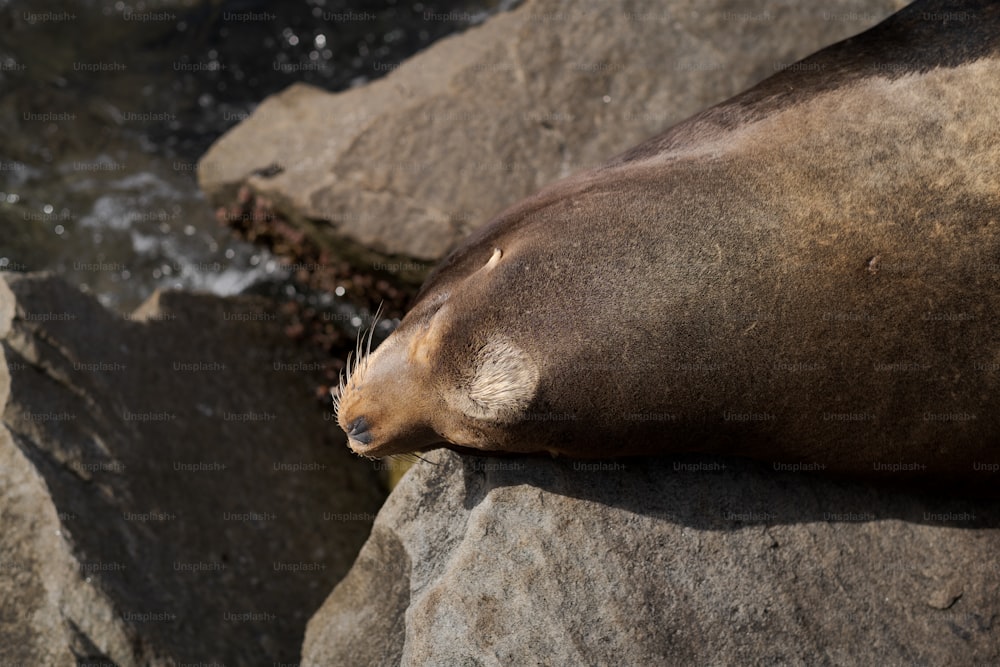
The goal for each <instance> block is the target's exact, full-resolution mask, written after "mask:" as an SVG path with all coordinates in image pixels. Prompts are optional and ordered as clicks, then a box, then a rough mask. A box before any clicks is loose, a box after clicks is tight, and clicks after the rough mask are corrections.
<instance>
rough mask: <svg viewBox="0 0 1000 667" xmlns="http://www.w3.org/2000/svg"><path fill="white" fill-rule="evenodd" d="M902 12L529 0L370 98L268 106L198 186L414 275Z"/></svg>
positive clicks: (346, 95) (844, 0)
mask: <svg viewBox="0 0 1000 667" xmlns="http://www.w3.org/2000/svg"><path fill="white" fill-rule="evenodd" d="M903 4H905V2H903V1H902V0H869V1H862V0H837V1H833V2H828V3H824V4H823V6H822V8H821V9H820V8H817V7H814V6H812V5H809V4H808V3H776V2H774V1H773V0H753V1H752V2H746V1H743V2H735V1H734V0H712V1H711V2H707V3H706V2H704V1H696V0H674V1H673V2H670V3H667V4H665V3H663V2H661V1H660V0H640V1H638V2H632V3H624V2H606V3H598V4H588V5H581V4H580V3H578V2H572V1H571V0H528V1H527V2H525V3H524V4H523V5H522V6H521V7H519V8H518V9H516V10H515V11H512V12H509V13H506V14H500V15H498V16H495V17H493V18H491V19H490V20H489V21H487V22H486V23H485V24H484V25H482V26H479V27H476V28H472V29H470V30H468V31H466V32H465V33H463V34H461V35H458V36H454V37H451V38H447V39H443V40H441V41H439V42H437V43H436V44H435V45H434V46H432V47H431V48H429V49H427V50H426V51H424V52H423V53H420V54H418V55H417V56H415V57H413V58H411V59H409V60H408V61H406V62H405V63H403V64H402V65H401V66H400V67H399V68H398V69H396V70H394V71H393V72H391V73H390V74H389V75H388V76H386V77H384V78H383V79H380V80H377V81H374V82H372V83H371V84H369V85H366V86H364V87H361V88H356V89H352V90H348V91H346V92H343V93H338V94H330V93H326V92H323V91H321V90H318V89H315V88H312V87H309V86H305V85H296V86H292V87H291V88H289V89H287V90H285V91H284V92H282V93H280V94H278V95H275V96H272V97H270V98H268V99H267V100H265V101H264V102H263V103H262V104H261V105H260V107H258V109H257V111H256V112H255V113H254V114H253V116H251V117H250V118H249V119H247V120H246V121H244V122H243V123H241V124H239V125H238V126H237V127H235V128H234V129H233V130H231V131H230V132H228V133H227V134H226V135H224V136H223V137H222V138H221V139H219V140H218V141H217V142H216V143H215V145H213V146H212V148H211V149H210V150H209V152H208V153H207V154H206V155H205V156H204V157H203V158H202V160H201V162H200V164H199V167H198V179H199V183H200V185H201V187H202V188H203V190H204V191H205V192H206V193H207V195H208V197H209V198H210V200H211V201H212V202H214V204H216V205H217V206H230V205H232V204H233V202H234V201H235V200H236V199H237V197H238V191H239V190H240V188H241V187H243V186H247V187H248V188H249V190H250V192H251V193H252V194H253V195H255V196H256V197H258V198H260V199H264V200H267V202H268V203H269V205H270V206H271V207H272V208H273V210H274V211H276V212H277V213H278V215H279V216H281V217H283V218H285V219H287V220H288V221H290V222H292V223H293V224H294V225H295V226H296V228H297V229H298V231H299V232H301V233H305V234H307V235H308V236H309V237H310V238H311V239H312V240H314V241H315V242H316V243H317V244H318V245H319V246H321V247H322V248H325V249H327V250H330V251H332V252H333V254H334V256H338V255H339V256H340V257H342V258H346V259H348V260H350V261H352V262H354V263H355V265H356V266H358V267H359V268H364V265H365V264H366V263H369V264H370V263H377V264H378V266H375V267H374V268H376V269H382V270H384V271H389V272H394V273H397V274H399V275H400V276H403V277H407V276H409V277H412V276H411V275H410V274H413V275H415V276H417V277H419V275H422V270H423V268H424V267H423V265H422V264H420V263H419V262H418V263H414V262H411V261H407V258H409V259H412V260H421V261H424V262H429V261H434V260H437V259H439V258H440V257H442V256H443V255H444V254H445V253H446V252H447V251H448V250H449V249H450V248H452V247H453V246H454V245H455V244H456V243H457V242H458V241H460V240H461V239H462V238H463V237H464V236H465V235H466V234H467V233H468V231H469V230H470V229H473V228H475V227H476V226H478V225H480V224H482V223H484V222H485V221H486V220H487V219H488V218H490V217H491V216H493V215H495V214H496V213H498V212H499V211H500V210H502V209H503V208H504V207H506V206H508V205H510V204H512V203H514V202H515V201H517V200H519V199H521V198H522V197H524V196H526V195H528V194H530V193H531V192H533V191H535V190H537V189H538V188H540V187H541V186H543V185H545V184H547V183H549V182H550V181H552V180H554V179H557V178H559V177H562V176H566V175H568V174H570V173H571V172H574V171H577V170H579V169H581V168H584V167H589V166H594V165H597V164H599V163H601V162H603V161H605V160H606V159H608V158H610V157H612V156H613V155H615V154H616V153H618V152H620V151H623V150H625V149H627V148H629V147H631V146H632V145H634V144H635V143H637V142H639V141H640V140H642V139H645V138H647V137H649V136H651V135H653V134H656V133H657V132H660V131H662V130H664V129H666V128H667V127H669V126H670V125H673V124H674V123H676V122H678V121H680V120H682V119H684V118H685V117H687V116H689V115H691V114H693V113H695V112H697V111H700V110H702V109H704V108H705V107H707V106H709V105H711V104H714V103H716V102H719V101H720V100H722V99H725V98H727V97H729V96H731V95H733V94H735V93H737V92H739V91H740V90H742V89H744V88H746V87H747V86H749V85H750V84H752V83H754V82H756V81H758V80H760V79H763V78H765V77H766V76H768V75H770V74H773V73H774V72H775V71H776V70H777V69H780V68H781V67H783V66H786V65H787V64H789V63H793V62H795V61H797V60H799V59H800V58H801V57H803V56H805V55H807V54H809V53H812V52H814V51H816V50H818V49H819V48H821V47H823V46H826V45H828V44H830V43H832V42H835V41H838V40H840V39H843V38H846V37H848V36H850V35H852V34H855V33H857V32H860V31H861V30H863V29H865V28H868V27H870V26H871V25H874V24H875V23H877V22H878V21H879V20H881V19H882V18H884V17H885V16H887V15H889V14H890V13H892V12H893V11H895V10H896V9H899V8H900V7H901V6H902V5H903ZM387 257H396V258H397V259H396V260H389V259H387ZM400 258H403V259H402V261H400ZM367 268H373V267H371V266H368V267H367Z"/></svg>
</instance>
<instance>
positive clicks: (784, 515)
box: [303, 451, 1000, 667]
mask: <svg viewBox="0 0 1000 667" xmlns="http://www.w3.org/2000/svg"><path fill="white" fill-rule="evenodd" d="M427 459H428V460H427V462H426V463H423V462H422V463H419V464H418V465H417V466H416V468H415V469H414V470H412V471H411V472H410V473H408V475H407V476H406V477H405V478H404V479H403V481H402V483H401V484H400V485H399V486H397V487H396V489H395V490H394V491H393V493H392V495H391V496H390V497H389V500H388V501H387V503H386V505H385V507H384V508H383V511H382V513H381V514H380V515H379V517H378V519H377V520H376V522H375V526H374V528H373V529H372V535H371V538H370V539H369V540H368V543H367V544H366V545H365V547H364V549H362V551H361V554H360V555H359V556H358V560H357V562H356V563H355V565H354V567H353V568H352V569H351V572H350V573H349V574H348V575H347V577H346V578H345V579H344V580H343V581H342V582H341V583H340V584H339V585H338V586H337V588H336V589H335V590H334V591H333V593H332V594H331V595H330V597H329V598H328V599H327V601H326V603H325V604H324V605H323V608H322V609H321V610H320V611H319V612H318V613H317V614H316V616H314V617H313V619H312V620H311V621H310V622H309V628H308V631H307V633H306V640H305V647H304V650H303V664H304V665H313V666H316V667H319V666H321V665H367V666H372V665H386V666H388V665H392V666H395V665H481V666H484V667H485V666H493V665H496V666H500V665H529V664H530V665H758V664H782V665H873V664H889V665H903V664H906V665H972V664H981V665H987V664H998V662H1000V596H998V595H997V591H998V590H1000V567H998V565H997V559H996V554H997V551H998V549H1000V503H997V502H995V501H973V500H959V499H944V498H937V497H932V496H914V495H907V494H903V493H898V492H890V491H887V490H882V489H875V488H870V487H866V486H861V485H856V484H849V483H843V482H839V481H835V480H831V479H828V478H822V477H817V476H814V475H812V474H806V473H776V472H775V471H774V470H771V469H769V468H767V467H765V466H760V465H756V464H753V463H749V462H742V461H732V460H730V461H725V460H702V459H692V458H688V459H677V460H633V461H624V462H618V463H613V462H611V463H609V462H605V463H593V462H590V463H579V462H576V463H574V462H569V461H545V460H537V459H535V460H518V459H512V458H504V459H493V458H482V459H480V458H472V457H462V456H459V455H457V454H453V453H450V452H444V451H440V452H437V453H435V454H433V455H430V456H428V457H427Z"/></svg>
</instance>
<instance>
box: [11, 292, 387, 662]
mask: <svg viewBox="0 0 1000 667" xmlns="http://www.w3.org/2000/svg"><path fill="white" fill-rule="evenodd" d="M8 286H9V287H8ZM274 312H275V310H274V305H273V304H272V303H270V302H269V301H267V300H266V299H261V298H249V297H247V298H243V297H241V298H231V299H223V298H219V297H214V296H207V295H205V296H201V295H192V294H185V293H163V294H158V295H156V296H154V297H153V298H152V299H151V300H150V301H149V302H147V303H146V304H145V305H144V306H143V307H142V308H140V309H139V311H137V312H136V313H135V314H134V315H133V316H132V317H129V318H122V317H121V316H119V315H115V314H113V313H111V312H110V311H107V310H105V309H104V308H102V307H101V306H100V305H99V304H98V303H97V302H96V301H95V300H94V299H92V298H91V297H88V296H86V295H84V294H82V293H80V292H78V291H76V290H75V289H73V288H71V287H69V286H68V285H66V284H65V283H64V282H62V281H61V280H59V279H57V278H54V277H51V276H45V275H27V276H14V275H7V276H6V277H0V342H2V353H3V358H4V360H5V361H4V363H2V364H0V405H5V408H4V410H3V422H2V425H0V516H2V521H3V530H2V531H0V570H2V574H3V576H0V601H2V602H3V604H2V605H0V606H2V608H3V610H4V611H3V612H2V615H3V622H2V623H0V663H2V664H11V665H15V664H16V665H76V664H77V663H78V661H80V664H105V663H111V662H113V663H114V664H117V665H123V666H124V665H167V664H170V665H172V664H185V663H186V664H214V663H218V664H226V665H231V666H232V665H259V664H271V663H272V662H297V661H298V655H299V649H300V646H301V642H302V636H303V632H304V627H305V624H306V621H307V620H308V618H309V617H310V616H311V615H312V613H313V612H314V610H315V609H316V608H317V607H319V605H320V604H321V602H322V600H323V598H324V597H325V596H326V595H327V594H328V593H329V591H330V589H331V587H332V586H333V585H334V584H335V583H336V582H337V581H338V580H339V579H340V578H341V577H342V576H343V575H344V573H345V572H346V571H347V570H348V568H349V567H350V565H351V563H352V561H353V560H354V557H355V555H356V554H357V551H358V549H360V547H361V545H362V544H363V542H364V540H365V538H366V537H367V535H368V532H369V529H370V526H371V522H372V521H373V519H374V513H375V512H376V511H377V509H378V507H379V505H380V503H381V501H382V500H383V498H384V495H383V493H382V492H381V491H380V486H379V482H378V477H377V473H376V471H375V470H373V468H372V466H371V465H370V464H368V463H366V462H363V461H362V460H360V459H358V458H357V457H354V456H353V455H351V454H349V453H348V451H347V449H346V446H345V444H344V441H343V436H342V435H341V434H340V431H339V429H338V428H336V424H335V423H334V422H333V421H331V420H328V419H326V418H324V413H323V411H322V409H321V407H320V405H319V404H318V402H317V401H316V399H315V394H314V391H315V390H314V388H315V386H316V381H315V379H314V376H315V375H316V373H315V371H316V370H317V369H318V368H319V359H317V358H316V357H315V354H314V353H312V352H310V351H308V350H305V349H299V348H296V347H295V346H294V345H293V344H291V343H290V342H289V341H288V339H287V338H286V337H285V336H284V334H283V332H282V327H281V324H280V323H279V322H278V321H277V320H276V317H275V315H274Z"/></svg>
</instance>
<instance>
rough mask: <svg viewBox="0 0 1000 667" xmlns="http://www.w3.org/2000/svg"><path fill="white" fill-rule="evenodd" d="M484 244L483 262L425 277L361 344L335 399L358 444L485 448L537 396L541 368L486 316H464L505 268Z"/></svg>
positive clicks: (382, 452)
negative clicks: (393, 324) (393, 319)
mask: <svg viewBox="0 0 1000 667" xmlns="http://www.w3.org/2000/svg"><path fill="white" fill-rule="evenodd" d="M488 251H489V252H490V254H489V255H488V257H486V258H485V261H482V257H479V258H478V259H479V260H480V261H479V262H478V264H479V266H478V268H475V269H474V270H471V271H468V272H466V271H461V270H459V271H458V272H457V275H456V274H455V272H452V273H449V274H448V275H447V276H445V279H444V280H438V281H433V282H432V283H428V285H426V286H425V288H424V289H423V290H422V292H421V294H420V295H418V298H417V301H416V303H415V304H414V306H413V308H412V310H411V311H410V312H409V313H408V314H407V316H406V318H404V320H403V321H402V323H401V324H400V326H399V327H398V328H397V329H396V330H395V331H394V332H393V333H392V335H390V336H389V338H387V339H386V341H385V342H384V343H383V344H382V345H380V346H379V347H378V348H377V349H376V350H375V351H373V352H372V351H370V349H369V351H362V350H361V349H360V346H359V350H358V354H357V355H356V356H355V358H354V360H353V361H350V362H349V363H348V368H347V369H346V370H345V374H344V376H343V377H342V379H341V383H340V387H339V392H338V393H339V395H338V396H337V397H336V399H335V402H336V408H337V421H338V423H339V424H340V427H341V428H343V429H344V431H345V432H346V433H347V435H348V444H349V446H350V448H351V449H352V450H353V451H354V452H356V453H358V454H361V455H363V456H368V457H382V456H387V455H390V454H401V453H409V452H414V451H420V450H423V449H427V448H430V447H434V446H440V445H453V446H456V447H459V448H471V449H477V450H486V449H494V448H496V447H497V446H498V445H502V444H503V443H504V442H505V441H506V440H507V439H508V438H509V435H507V431H506V429H505V427H506V426H508V425H509V424H511V423H512V422H516V421H518V420H520V419H521V416H522V415H523V413H524V411H525V410H526V409H527V407H528V406H529V405H530V404H531V401H532V399H533V398H534V396H535V394H536V390H537V388H538V383H539V370H538V365H537V363H536V361H535V360H534V359H532V358H531V356H530V355H529V354H528V352H526V351H525V349H524V348H523V347H522V346H521V345H519V344H518V341H516V340H514V338H513V337H511V336H509V335H505V334H504V333H502V332H501V330H499V329H497V328H496V327H495V326H492V325H491V323H490V322H489V321H488V319H489V318H486V319H480V318H478V317H476V318H470V317H464V316H462V315H461V313H469V312H476V309H469V308H468V304H469V303H470V302H479V301H481V300H482V299H484V298H488V297H486V296H485V294H487V293H488V292H489V289H490V284H491V283H493V282H494V281H495V280H496V279H497V276H496V273H498V272H500V271H501V269H502V264H503V259H504V252H503V251H502V250H501V249H500V248H490V249H488ZM476 254H478V253H473V255H476ZM475 259H476V258H475V257H473V261H475ZM470 268H473V267H470ZM431 285H432V289H429V288H428V287H429V286H431ZM368 346H369V348H370V336H369V344H368Z"/></svg>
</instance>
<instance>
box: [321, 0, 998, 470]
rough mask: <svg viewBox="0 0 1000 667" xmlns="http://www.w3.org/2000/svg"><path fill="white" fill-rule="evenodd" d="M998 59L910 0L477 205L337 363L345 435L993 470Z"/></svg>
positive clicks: (375, 447) (979, 21)
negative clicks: (698, 107) (597, 153)
mask: <svg viewBox="0 0 1000 667" xmlns="http://www.w3.org/2000/svg"><path fill="white" fill-rule="evenodd" d="M998 51H1000V3H998V4H994V3H990V2H964V3H949V2H916V3H914V4H912V5H910V6H909V7H907V8H905V9H903V10H902V11H900V12H899V13H897V14H895V15H893V16H892V17H890V18H888V19H887V20H885V21H884V22H883V23H881V24H879V25H878V26H876V27H875V28H872V29H871V30H869V31H867V32H865V33H862V34H861V35H859V36H856V37H854V38H851V39H848V40H846V41H844V42H840V43H838V44H835V45H833V46H831V47H829V48H827V49H824V50H822V51H820V52H818V53H817V54H815V55H813V56H811V57H809V58H806V59H805V60H802V61H801V62H799V63H797V64H796V65H793V66H792V67H789V68H788V69H786V70H784V71H781V72H779V73H778V74H776V75H774V76H772V77H771V78H769V79H767V80H765V81H763V82H762V83H760V84H758V85H757V86H755V87H753V88H751V89H750V90H748V91H746V92H744V93H742V94H740V95H737V96H736V97H734V98H732V99H730V100H728V101H726V102H723V103H721V104H719V105H717V106H714V107H712V108H710V109H708V110H706V111H704V112H702V113H699V114H697V115H696V116H694V117H692V118H690V119H689V120H687V121H685V122H682V123H680V124H679V125H676V126H674V127H673V128H671V129H669V130H667V131H666V132H665V133H663V134H661V135H659V136H657V137H654V138H652V139H650V140H649V141H646V142H645V143H643V144H641V145H639V146H637V147H636V148H633V149H632V150H630V151H627V152H626V153H624V154H622V155H620V156H618V157H616V158H614V159H612V160H611V161H610V162H608V163H606V164H605V165H603V166H601V167H599V168H596V169H592V170H589V171H585V172H582V173H579V174H576V175H574V176H571V177H569V178H567V179H565V180H562V181H560V182H557V183H555V184H553V185H550V186H548V187H546V188H544V189H543V190H541V191H540V192H538V193H537V194H535V195H534V196H532V197H530V198H528V199H526V200H524V201H522V202H520V203H518V204H516V205H514V206H513V207H511V208H509V209H508V210H506V211H504V212H503V213H501V214H500V215H499V216H497V217H496V218H495V219H493V220H492V222H490V223H489V224H488V225H486V226H485V227H483V228H481V229H480V230H479V231H477V232H476V233H474V234H473V235H472V236H471V237H470V238H469V239H468V240H467V241H465V242H464V243H463V244H462V245H461V247H459V248H457V249H456V250H455V251H454V252H452V253H451V254H450V255H449V256H448V257H447V258H446V259H445V260H444V261H443V262H442V263H441V264H440V265H439V266H438V267H437V268H436V269H435V270H434V271H433V272H432V274H431V275H430V277H429V278H428V279H427V281H426V282H425V284H424V285H423V287H422V289H421V291H420V293H419V294H418V296H417V297H416V300H415V301H414V303H413V304H412V308H411V310H410V311H409V313H408V314H407V315H406V317H405V318H404V319H403V320H402V322H401V323H400V325H399V327H398V329H397V330H396V331H395V332H394V333H393V334H392V335H391V336H390V337H389V338H388V339H387V340H386V341H385V342H384V343H383V344H382V345H381V346H380V347H378V348H377V349H376V350H375V351H374V352H371V353H370V354H362V355H360V356H359V358H357V359H356V360H355V361H354V362H352V363H351V367H350V369H349V374H348V375H347V376H346V377H345V378H344V381H343V382H342V385H341V387H340V391H339V397H338V402H339V406H338V420H339V423H340V425H341V426H342V428H343V429H344V430H345V431H346V432H347V434H348V436H349V443H350V447H351V448H352V449H353V450H354V451H355V452H357V453H359V454H362V455H365V456H373V457H376V456H385V455H390V454H399V453H406V452H414V451H419V450H423V449H426V448H430V447H435V446H442V445H443V446H449V447H453V448H457V449H460V450H474V451H479V452H497V451H501V452H520V453H540V452H547V453H550V454H553V455H559V456H568V457H578V458H594V457H617V456H626V455H648V454H665V453H675V452H710V453H714V454H727V455H739V456H747V457H754V458H758V459H763V460H768V461H776V462H778V461H781V462H786V463H789V464H794V465H798V466H803V467H806V468H807V469H821V470H828V471H832V472H846V473H851V474H878V473H879V472H880V471H882V470H886V471H905V472H911V473H914V474H916V475H918V476H927V477H929V476H933V477H936V478H941V479H946V478H947V479H950V480H953V481H954V480H960V479H969V478H973V477H976V476H977V475H978V476H979V477H980V478H982V477H984V476H987V475H989V473H992V472H995V470H996V466H997V463H998V462H1000V409H998V408H1000V326H998V325H1000V318H998V313H1000V298H998V296H1000V132H998V129H997V128H998V122H1000V57H998ZM977 466H978V467H977ZM990 466H993V467H992V468H990ZM996 479H997V476H996V475H995V474H993V475H991V483H992V484H995V483H996Z"/></svg>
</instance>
